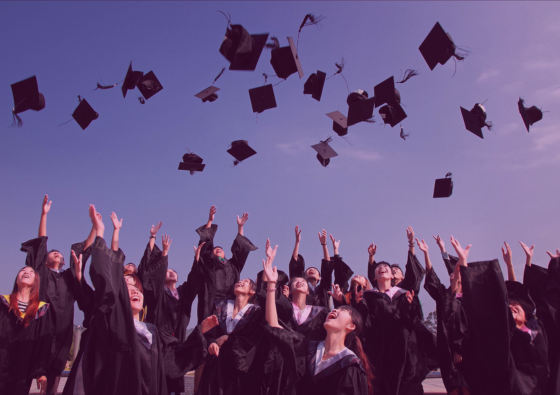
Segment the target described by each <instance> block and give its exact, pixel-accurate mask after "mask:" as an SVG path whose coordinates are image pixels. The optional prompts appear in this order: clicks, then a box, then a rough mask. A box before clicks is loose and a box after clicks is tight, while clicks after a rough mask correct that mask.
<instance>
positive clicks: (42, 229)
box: [39, 213, 47, 237]
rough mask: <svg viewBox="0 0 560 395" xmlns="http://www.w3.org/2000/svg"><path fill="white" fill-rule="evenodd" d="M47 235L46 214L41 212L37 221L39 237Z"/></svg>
mask: <svg viewBox="0 0 560 395" xmlns="http://www.w3.org/2000/svg"><path fill="white" fill-rule="evenodd" d="M46 235H47V214H46V213H41V220H40V221H39V237H44V236H46Z"/></svg>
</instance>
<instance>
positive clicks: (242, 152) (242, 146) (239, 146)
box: [227, 140, 257, 166]
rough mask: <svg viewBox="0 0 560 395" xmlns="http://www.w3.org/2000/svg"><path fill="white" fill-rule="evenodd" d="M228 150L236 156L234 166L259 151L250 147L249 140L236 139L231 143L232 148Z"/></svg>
mask: <svg viewBox="0 0 560 395" xmlns="http://www.w3.org/2000/svg"><path fill="white" fill-rule="evenodd" d="M227 152H228V153H229V154H230V155H231V156H233V157H234V158H235V161H234V162H233V165H234V166H237V165H238V164H239V163H240V162H242V161H244V160H245V159H247V158H250V157H251V156H253V155H255V154H256V153H257V151H255V150H254V149H252V148H251V147H249V143H248V142H247V140H235V141H233V142H232V143H231V147H230V149H228V150H227Z"/></svg>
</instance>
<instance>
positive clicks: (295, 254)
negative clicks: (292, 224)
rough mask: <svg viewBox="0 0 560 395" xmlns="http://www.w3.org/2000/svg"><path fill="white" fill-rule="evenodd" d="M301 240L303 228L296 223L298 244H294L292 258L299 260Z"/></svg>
mask: <svg viewBox="0 0 560 395" xmlns="http://www.w3.org/2000/svg"><path fill="white" fill-rule="evenodd" d="M300 242H301V229H300V228H299V226H298V225H296V244H295V245H294V252H293V253H292V258H294V261H297V259H298V255H299V243H300Z"/></svg>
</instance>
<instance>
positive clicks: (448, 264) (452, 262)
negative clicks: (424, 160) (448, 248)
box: [444, 178, 459, 276]
mask: <svg viewBox="0 0 560 395" xmlns="http://www.w3.org/2000/svg"><path fill="white" fill-rule="evenodd" d="M444 180H445V178H444ZM447 256H448V257H449V259H446V260H444V263H445V268H446V269H447V274H449V275H450V276H451V275H452V274H453V272H454V271H455V266H456V265H457V262H459V258H457V257H456V256H453V255H449V254H447Z"/></svg>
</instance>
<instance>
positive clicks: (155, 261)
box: [138, 243, 169, 309]
mask: <svg viewBox="0 0 560 395" xmlns="http://www.w3.org/2000/svg"><path fill="white" fill-rule="evenodd" d="M168 262H169V260H168V257H167V256H163V254H162V252H161V250H160V249H159V247H158V246H157V245H155V244H154V248H153V249H152V250H150V244H149V243H148V245H147V246H146V249H145V250H144V255H143V256H142V259H141V260H140V264H139V265H138V277H140V279H141V281H142V288H144V305H145V306H149V307H148V309H149V308H150V307H152V306H154V304H155V303H156V301H157V300H158V298H159V297H161V293H162V292H164V289H163V287H164V285H165V276H166V275H167V267H168Z"/></svg>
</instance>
